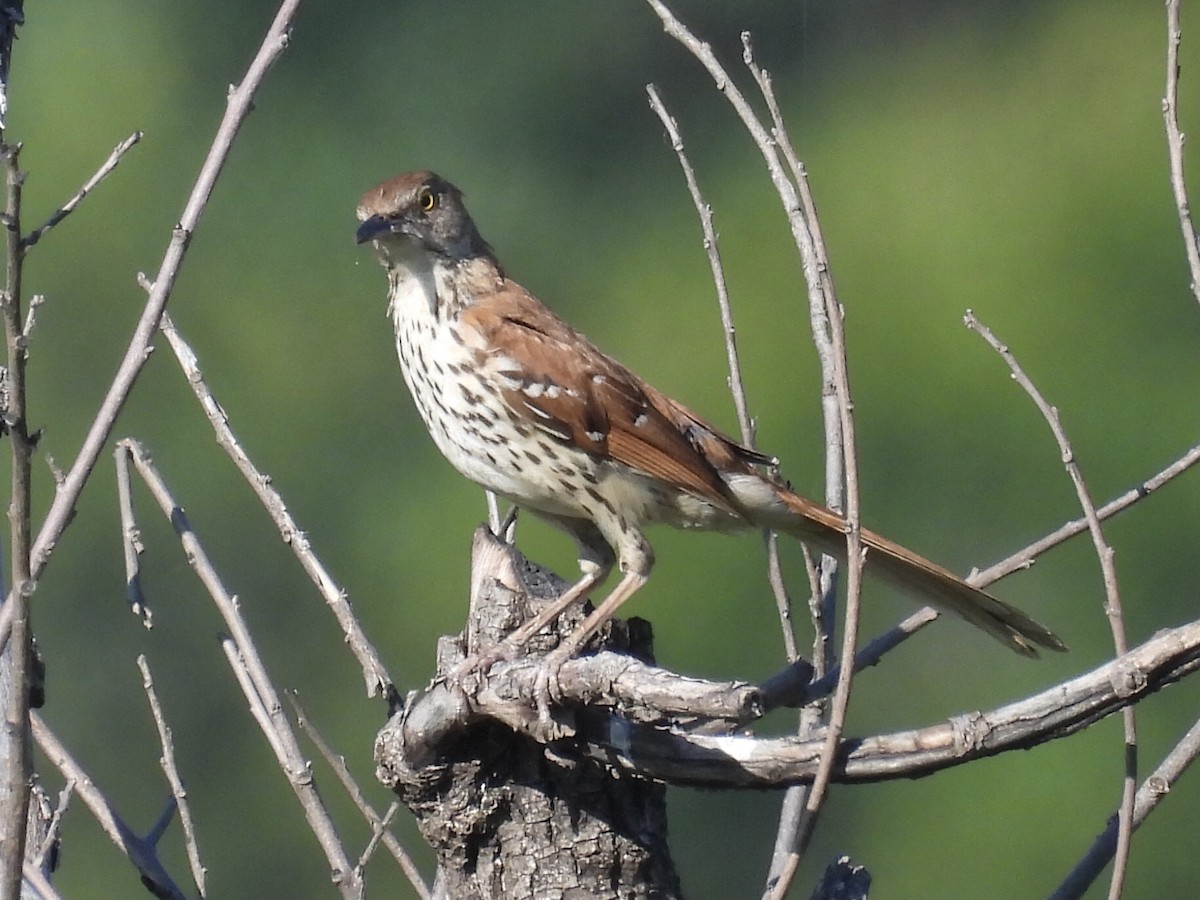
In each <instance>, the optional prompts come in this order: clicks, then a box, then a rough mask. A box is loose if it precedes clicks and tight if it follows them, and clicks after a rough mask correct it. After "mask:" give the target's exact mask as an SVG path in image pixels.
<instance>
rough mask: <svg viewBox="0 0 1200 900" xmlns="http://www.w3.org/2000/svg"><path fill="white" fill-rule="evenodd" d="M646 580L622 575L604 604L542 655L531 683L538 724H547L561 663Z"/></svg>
mask: <svg viewBox="0 0 1200 900" xmlns="http://www.w3.org/2000/svg"><path fill="white" fill-rule="evenodd" d="M647 580H648V576H647V575H646V574H645V573H642V572H638V571H634V572H626V573H625V577H624V578H622V579H621V580H620V581H619V582H617V586H616V587H615V588H613V589H612V591H611V592H610V593H609V595H608V596H607V597H605V598H604V602H603V603H601V604H600V605H599V606H597V607H596V608H595V609H594V610H592V614H591V615H590V616H588V617H587V618H586V619H584V620H583V622H582V623H581V624H580V626H579V627H578V628H576V629H575V630H574V631H572V632H571V633H570V634H569V635H567V636H566V637H565V638H563V639H562V641H561V642H559V645H558V646H557V647H555V648H554V649H553V650H552V651H550V652H549V653H547V654H546V657H545V658H544V659H543V660H542V662H541V664H540V665H539V666H538V672H537V679H536V680H535V681H534V699H535V700H536V701H537V709H538V721H539V722H540V723H542V724H543V725H548V724H549V722H550V701H551V698H552V697H553V696H554V695H556V694H558V693H559V690H558V671H559V669H561V668H562V666H563V663H565V662H566V661H567V660H569V659H570V658H571V657H572V656H574V655H575V653H576V652H577V651H578V650H579V648H580V647H582V646H583V645H584V644H586V643H587V642H588V640H589V639H590V638H591V637H592V635H594V634H595V633H596V632H597V631H599V630H600V629H601V628H603V627H604V624H605V623H606V622H607V621H608V620H609V619H611V618H612V617H613V616H614V615H615V614H616V612H617V609H619V608H620V606H621V604H622V603H624V602H625V601H626V600H628V599H629V598H630V597H632V596H633V595H634V594H635V593H637V591H638V590H639V589H640V588H641V587H642V585H644V584H645V583H646V581H647Z"/></svg>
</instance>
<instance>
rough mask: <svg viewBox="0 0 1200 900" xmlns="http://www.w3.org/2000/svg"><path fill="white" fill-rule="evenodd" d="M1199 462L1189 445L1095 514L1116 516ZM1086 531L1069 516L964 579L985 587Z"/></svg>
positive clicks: (1082, 520) (1199, 451)
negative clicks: (1057, 524) (1065, 520)
mask: <svg viewBox="0 0 1200 900" xmlns="http://www.w3.org/2000/svg"><path fill="white" fill-rule="evenodd" d="M1197 463H1200V444H1197V445H1195V446H1194V447H1192V448H1190V449H1189V450H1188V451H1187V452H1186V453H1184V454H1183V455H1182V456H1180V457H1179V458H1178V459H1176V460H1175V461H1174V462H1172V463H1171V464H1170V465H1168V466H1167V467H1166V468H1164V469H1162V470H1161V471H1159V472H1157V473H1156V474H1154V475H1152V476H1150V477H1149V478H1147V479H1146V480H1145V481H1143V482H1141V483H1140V484H1138V485H1137V486H1136V487H1132V488H1130V489H1129V490H1127V491H1126V492H1125V493H1123V494H1121V495H1120V496H1118V497H1114V498H1113V499H1112V500H1109V501H1108V502H1107V503H1105V504H1104V505H1103V506H1101V507H1100V508H1099V509H1097V510H1096V516H1097V517H1098V518H1099V519H1100V521H1101V522H1103V521H1104V520H1105V519H1108V518H1111V517H1112V516H1115V515H1116V514H1117V513H1119V512H1122V511H1124V510H1126V509H1128V508H1129V507H1131V506H1133V504H1135V503H1137V502H1138V501H1139V500H1143V499H1145V498H1146V497H1148V496H1150V494H1152V493H1154V492H1155V491H1156V490H1158V489H1159V488H1160V487H1162V486H1163V485H1165V484H1167V483H1168V482H1170V481H1172V480H1174V479H1175V478H1178V477H1179V476H1180V475H1182V474H1183V473H1184V472H1186V471H1188V469H1190V468H1191V467H1192V466H1194V465H1196V464H1197ZM1087 530H1088V519H1087V516H1080V517H1079V518H1078V519H1072V520H1071V521H1070V522H1066V523H1064V524H1063V525H1061V526H1059V527H1058V528H1057V529H1055V530H1054V531H1052V532H1050V533H1049V534H1047V535H1045V536H1044V537H1040V538H1038V539H1037V540H1036V541H1034V542H1033V543H1031V544H1029V545H1028V546H1026V547H1023V548H1022V549H1020V550H1018V551H1017V552H1016V553H1014V554H1012V555H1011V556H1008V557H1006V558H1005V559H1002V560H1000V561H999V562H998V563H994V564H993V565H991V566H988V567H987V568H986V569H984V570H982V571H980V572H974V573H972V574H971V576H970V577H969V578H967V581H968V582H969V583H970V584H973V585H975V586H976V587H987V586H988V585H989V584H992V583H993V582H996V581H999V580H1000V579H1001V578H1003V577H1004V576H1005V575H1009V574H1011V573H1012V572H1015V571H1017V570H1018V569H1027V568H1029V567H1030V566H1031V565H1033V562H1034V560H1035V559H1036V558H1037V557H1039V556H1041V555H1042V554H1043V553H1045V552H1046V551H1047V550H1050V549H1052V548H1054V547H1057V546H1058V545H1059V544H1062V543H1064V542H1065V541H1067V540H1068V539H1069V538H1073V537H1074V536H1075V535H1077V534H1082V533H1083V532H1085V531H1087Z"/></svg>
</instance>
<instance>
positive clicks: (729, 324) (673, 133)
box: [646, 84, 799, 661]
mask: <svg viewBox="0 0 1200 900" xmlns="http://www.w3.org/2000/svg"><path fill="white" fill-rule="evenodd" d="M646 93H647V95H648V96H649V97H650V108H651V109H653V110H654V112H655V114H656V115H657V116H658V118H659V121H661V122H662V124H663V127H664V128H665V129H666V131H667V136H668V137H669V138H670V139H671V149H672V150H674V151H675V155H676V157H677V158H678V159H679V166H680V168H681V169H682V170H683V176H684V179H685V180H686V181H687V186H688V193H690V194H691V196H692V204H693V205H694V206H695V207H696V214H697V216H699V218H700V230H701V233H702V234H703V235H704V251H705V253H706V255H707V256H708V264H709V268H710V269H711V270H712V279H713V284H714V285H715V287H716V289H717V308H718V310H719V311H720V314H721V328H722V332H723V334H724V336H725V357H726V361H727V363H728V366H729V380H728V383H729V392H730V394H731V395H732V397H733V407H734V410H735V412H736V413H737V419H738V428H739V429H740V431H741V438H742V443H743V444H745V445H746V446H747V447H750V448H752V449H753V448H754V447H755V440H754V421H753V419H752V418H751V417H750V408H749V404H748V403H747V401H746V386H745V383H744V382H743V380H742V364H741V360H740V359H739V357H738V350H737V330H736V329H735V328H734V325H733V309H732V307H731V305H730V302H729V286H728V284H727V283H726V280H725V267H724V266H723V265H722V263H721V251H720V247H719V245H718V240H717V230H716V228H715V227H713V214H712V207H711V206H709V205H708V203H707V202H706V201H705V200H704V196H703V194H702V193H701V192H700V184H699V182H698V181H697V180H696V172H695V170H694V169H693V168H692V163H691V161H690V160H689V159H688V157H687V153H686V152H684V149H683V137H682V136H681V135H680V133H679V126H678V124H677V123H676V121H675V119H674V118H673V117H672V116H671V114H670V113H668V112H667V108H666V107H665V106H664V105H663V102H662V98H661V97H659V94H658V89H657V88H656V87H655V86H654V85H652V84H648V85H646ZM763 536H764V540H765V542H766V546H767V581H768V583H769V584H770V585H771V590H772V592H773V593H774V595H775V606H776V609H777V610H778V612H779V624H780V630H781V631H782V633H783V646H784V652H785V653H786V654H787V657H788V660H789V661H794V660H795V659H796V658H797V656H799V651H798V650H797V648H796V632H795V628H794V627H793V625H792V607H791V597H790V596H788V592H787V586H786V584H785V583H784V580H783V570H782V568H781V566H780V563H779V543H778V540H777V539H776V538H775V536H774V535H773V534H772V533H771V532H770V531H766V532H764V535H763Z"/></svg>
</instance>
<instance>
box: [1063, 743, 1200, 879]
mask: <svg viewBox="0 0 1200 900" xmlns="http://www.w3.org/2000/svg"><path fill="white" fill-rule="evenodd" d="M1197 756H1200V721H1197V722H1195V723H1193V724H1192V727H1191V728H1190V729H1188V732H1187V734H1185V735H1184V736H1183V739H1182V740H1180V741H1179V743H1178V744H1176V745H1175V746H1174V747H1172V748H1171V752H1170V753H1168V754H1167V755H1166V757H1164V759H1163V761H1162V762H1161V763H1159V765H1158V768H1156V769H1155V770H1154V772H1153V773H1152V774H1151V775H1150V777H1149V778H1147V779H1146V780H1145V781H1144V782H1142V786H1141V787H1140V788H1138V792H1137V799H1136V800H1135V802H1134V807H1133V820H1132V822H1133V827H1134V828H1135V829H1136V828H1137V827H1138V826H1140V825H1141V824H1142V822H1144V821H1145V820H1146V817H1147V816H1148V815H1150V813H1151V812H1153V811H1154V808H1155V807H1156V806H1158V804H1159V801H1161V800H1163V799H1164V798H1165V797H1166V796H1167V795H1168V794H1169V793H1170V792H1171V788H1172V787H1174V785H1175V783H1176V782H1177V781H1178V780H1179V779H1180V777H1182V775H1183V773H1184V772H1185V771H1187V768H1188V766H1190V765H1191V764H1192V763H1193V762H1195V760H1196V757H1197ZM1118 831H1119V816H1117V815H1114V816H1111V817H1110V818H1109V822H1108V827H1107V828H1105V829H1104V831H1103V832H1102V833H1101V834H1100V835H1099V837H1097V838H1096V841H1095V843H1093V844H1092V846H1091V848H1090V849H1089V850H1088V852H1087V853H1085V854H1084V856H1083V859H1081V860H1080V861H1079V863H1078V865H1076V866H1075V868H1074V869H1073V870H1072V871H1071V873H1070V874H1069V875H1067V877H1066V878H1064V879H1063V881H1062V883H1061V884H1060V885H1059V886H1058V888H1057V889H1056V890H1055V891H1054V893H1053V894H1051V895H1050V900H1078V898H1080V897H1082V896H1083V895H1084V894H1085V893H1086V892H1087V889H1088V888H1089V887H1091V885H1092V882H1094V881H1095V880H1096V879H1097V878H1098V877H1099V876H1100V873H1101V872H1103V871H1104V867H1105V866H1107V865H1108V863H1109V861H1110V860H1111V859H1112V858H1113V854H1114V853H1116V850H1117V836H1118Z"/></svg>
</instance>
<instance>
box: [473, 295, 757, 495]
mask: <svg viewBox="0 0 1200 900" xmlns="http://www.w3.org/2000/svg"><path fill="white" fill-rule="evenodd" d="M461 318H462V320H463V322H464V323H466V324H469V325H471V326H473V327H474V328H475V329H476V330H477V331H478V333H479V334H480V336H481V337H482V338H483V339H484V344H485V346H486V347H487V350H486V353H487V354H488V355H490V356H492V357H493V358H494V359H495V360H505V361H508V362H511V366H505V365H496V363H494V362H493V363H492V365H494V366H496V367H495V369H494V371H495V372H496V374H497V375H499V376H501V377H502V378H503V379H504V380H505V381H507V382H508V383H509V384H510V385H511V386H509V387H504V388H502V389H501V395H502V396H503V398H504V400H505V402H506V403H507V404H508V406H509V408H510V409H511V410H512V411H513V412H514V413H515V414H516V415H518V416H519V417H521V418H522V419H523V420H525V421H526V422H527V423H528V424H530V425H533V426H534V427H536V428H538V429H540V430H541V431H543V432H545V433H546V434H549V435H550V436H552V437H554V438H555V439H556V440H559V441H562V442H564V443H567V444H570V445H572V446H574V447H577V448H578V449H580V450H584V451H586V452H587V453H591V454H593V455H594V456H598V457H601V458H611V459H613V460H615V461H617V462H620V463H624V464H625V465H627V466H629V467H631V468H633V469H637V470H639V471H642V472H644V473H646V474H647V475H649V476H651V477H653V478H657V479H660V480H662V481H665V482H667V483H668V484H672V485H675V486H676V487H679V488H682V489H683V490H686V491H690V492H691V493H693V494H696V495H698V496H700V497H703V498H704V499H706V500H708V501H709V502H711V503H713V504H715V505H717V506H719V507H721V508H722V509H725V510H728V511H729V512H732V513H734V514H738V515H741V514H742V513H741V510H740V508H739V506H738V503H737V501H735V500H734V498H733V496H732V495H731V494H730V492H729V488H728V487H727V486H726V484H725V482H724V481H723V480H722V478H721V476H720V474H719V471H718V470H719V469H730V468H733V469H734V470H735V471H736V470H742V469H748V468H749V467H750V466H751V465H753V464H767V463H771V462H773V460H771V458H770V457H766V456H763V455H762V454H759V453H756V452H754V451H752V450H749V449H747V448H745V447H741V446H739V445H738V444H737V443H736V442H734V441H733V440H731V439H730V438H728V437H726V436H724V435H723V434H721V433H720V432H719V431H717V430H716V429H715V428H713V427H712V426H710V425H709V424H708V423H706V422H705V421H704V420H703V419H701V418H700V417H699V416H696V415H695V414H694V413H692V412H691V411H689V410H688V409H687V408H686V407H684V406H682V405H681V404H679V403H676V402H675V401H674V400H672V399H671V398H669V397H667V396H666V395H665V394H662V393H661V392H659V391H656V390H655V389H654V388H652V387H651V386H650V385H648V384H646V383H645V382H644V381H642V380H641V379H640V378H638V377H637V376H636V375H634V374H633V373H632V372H630V371H629V370H628V369H626V368H625V367H624V366H622V365H621V364H620V363H618V362H617V361H616V360H614V359H613V358H612V357H610V356H608V355H607V354H605V353H604V352H602V351H601V350H600V349H598V348H597V347H596V346H595V345H594V344H592V343H591V342H590V341H588V339H587V338H585V337H584V336H583V335H581V334H579V332H577V331H575V330H574V329H573V328H571V327H570V326H569V325H567V324H566V323H565V322H563V321H562V320H561V319H560V318H558V316H556V315H554V313H552V312H551V311H550V310H549V309H547V308H546V307H545V306H543V305H542V304H541V303H540V302H539V301H538V300H537V299H536V298H534V297H533V296H532V295H530V294H529V293H528V292H527V291H526V290H525V289H524V288H522V287H521V286H520V285H518V284H515V283H514V282H511V281H507V282H506V283H505V286H504V288H503V289H501V290H499V291H496V292H495V293H492V294H490V295H489V296H488V298H487V299H486V300H485V301H483V302H479V303H476V304H474V305H473V306H471V307H470V308H468V309H466V310H464V311H463V312H462V314H461ZM485 364H486V363H485Z"/></svg>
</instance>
